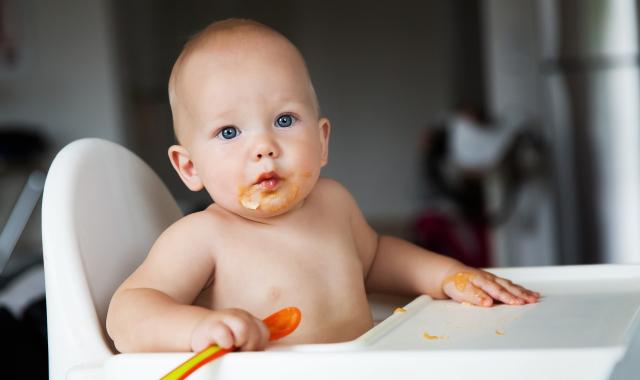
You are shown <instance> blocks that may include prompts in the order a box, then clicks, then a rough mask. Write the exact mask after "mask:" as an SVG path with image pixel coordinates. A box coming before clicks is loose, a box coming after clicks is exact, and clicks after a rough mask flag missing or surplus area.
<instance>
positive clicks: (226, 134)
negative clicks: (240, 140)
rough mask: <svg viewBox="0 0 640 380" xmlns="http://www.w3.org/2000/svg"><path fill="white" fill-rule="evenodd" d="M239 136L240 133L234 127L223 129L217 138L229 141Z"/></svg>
mask: <svg viewBox="0 0 640 380" xmlns="http://www.w3.org/2000/svg"><path fill="white" fill-rule="evenodd" d="M239 134H240V131H239V130H238V128H236V127H224V128H222V129H221V130H220V132H219V133H218V136H220V137H221V138H223V139H225V140H231V139H232V138H235V137H236V136H238V135H239Z"/></svg>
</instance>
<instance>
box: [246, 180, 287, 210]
mask: <svg viewBox="0 0 640 380" xmlns="http://www.w3.org/2000/svg"><path fill="white" fill-rule="evenodd" d="M298 191H299V187H298V185H296V184H291V183H288V182H285V183H283V185H282V187H280V188H277V189H275V190H263V189H262V188H261V187H260V186H259V185H253V186H251V187H248V188H247V187H240V188H239V189H238V201H239V202H240V204H241V205H242V206H243V207H244V208H248V209H250V210H257V209H260V210H262V211H266V212H277V211H280V210H283V209H286V208H288V207H289V206H291V204H292V203H293V202H294V201H295V200H296V197H297V195H298Z"/></svg>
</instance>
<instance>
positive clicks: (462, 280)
mask: <svg viewBox="0 0 640 380" xmlns="http://www.w3.org/2000/svg"><path fill="white" fill-rule="evenodd" d="M442 291H443V292H444V293H445V294H446V295H447V296H449V297H451V299H453V300H455V301H458V302H462V303H471V304H474V305H478V306H491V305H493V300H497V301H500V302H502V303H505V304H508V305H524V304H526V303H535V302H538V298H539V297H540V294H539V293H537V292H533V291H531V290H528V289H525V288H524V287H522V286H520V285H516V284H514V283H513V282H511V281H510V280H507V279H504V278H500V277H497V276H494V275H493V274H491V273H489V272H485V271H483V270H479V269H473V268H467V267H466V268H463V269H461V270H460V271H458V272H456V273H455V274H452V275H450V276H448V277H447V278H445V280H444V281H443V283H442Z"/></svg>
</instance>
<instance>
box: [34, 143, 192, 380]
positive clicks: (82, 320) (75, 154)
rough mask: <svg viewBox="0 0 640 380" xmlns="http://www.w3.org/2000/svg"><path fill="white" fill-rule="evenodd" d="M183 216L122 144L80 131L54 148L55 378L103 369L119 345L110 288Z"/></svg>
mask: <svg viewBox="0 0 640 380" xmlns="http://www.w3.org/2000/svg"><path fill="white" fill-rule="evenodd" d="M180 216H181V212H180V210H179V208H178V206H177V205H176V203H175V201H174V200H173V197H172V196H171V194H170V193H169V191H168V190H167V188H166V187H165V185H164V184H163V183H162V181H161V180H160V179H159V178H158V176H157V175H156V174H155V173H154V172H153V171H152V170H151V169H150V168H149V167H148V166H147V165H146V164H145V163H144V162H142V160H140V159H139V158H138V157H137V156H136V155H134V154H133V153H131V152H129V151H128V150H126V149H125V148H123V147H121V146H119V145H117V144H114V143H111V142H108V141H105V140H100V139H83V140H78V141H75V142H73V143H71V144H69V145H68V146H66V147H65V148H64V149H62V150H61V151H60V153H59V154H58V155H57V156H56V158H55V160H54V161H53V163H52V165H51V168H50V170H49V173H48V176H47V180H46V184H45V188H44V195H43V200H42V235H43V236H42V244H43V254H44V265H45V282H46V298H47V325H48V340H49V377H50V379H52V380H62V379H69V378H99V377H102V376H101V375H100V373H101V371H102V370H101V366H102V363H103V362H104V361H105V360H106V359H108V358H109V357H110V356H112V355H113V354H114V352H115V350H114V348H113V345H112V343H111V341H110V339H109V338H108V336H107V335H106V332H105V329H104V326H105V318H106V313H107V307H108V305H109V301H110V299H111V296H112V294H113V292H114V291H115V289H116V288H117V287H118V285H119V284H120V283H121V282H122V281H123V280H124V279H125V278H126V277H127V276H128V275H129V274H130V273H131V272H133V270H134V269H135V268H136V267H137V266H138V265H139V264H140V263H141V262H142V260H143V259H144V257H145V256H146V254H147V253H148V251H149V248H150V247H151V245H152V244H153V242H154V241H155V239H156V238H157V237H158V236H159V235H160V233H161V232H162V231H163V230H164V229H165V228H166V227H168V226H169V224H171V223H172V222H174V221H175V220H177V219H178V218H179V217H180Z"/></svg>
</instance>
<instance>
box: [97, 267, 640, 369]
mask: <svg viewBox="0 0 640 380" xmlns="http://www.w3.org/2000/svg"><path fill="white" fill-rule="evenodd" d="M490 271H491V272H492V273H494V274H496V275H499V276H502V277H507V278H509V279H512V280H513V281H514V282H517V283H520V284H522V285H525V286H526V287H528V288H530V289H533V290H536V291H539V292H540V293H541V294H542V298H541V300H540V302H539V303H537V304H531V305H524V306H508V305H502V304H499V305H496V306H494V307H491V308H481V307H475V306H467V305H463V304H458V303H456V302H453V301H450V300H447V301H436V300H432V299H431V298H429V297H427V296H421V297H418V298H416V299H415V300H413V301H412V302H411V303H409V304H408V305H406V306H404V307H403V308H402V309H401V310H397V311H395V312H393V314H392V315H390V316H389V317H388V318H386V319H385V320H384V321H382V322H381V323H379V324H378V325H376V326H375V327H374V328H373V329H371V330H370V331H368V332H367V333H366V334H364V335H363V336H361V337H360V338H358V339H356V340H354V341H351V342H346V343H339V344H318V345H298V346H291V347H286V348H283V347H277V348H273V349H270V350H268V351H267V352H249V353H232V354H228V355H227V356H225V357H223V358H221V359H219V360H217V361H215V362H213V363H210V364H208V365H206V366H204V367H202V368H201V369H199V370H198V371H196V372H195V373H194V374H193V375H192V376H191V377H190V378H193V379H258V378H259V379H260V380H268V379H278V380H281V379H283V378H292V379H334V378H341V379H342V378H344V379H347V378H348V379H355V378H363V379H364V378H366V379H389V378H401V379H403V380H404V379H425V378H437V379H449V378H450V379H459V378H467V377H469V376H473V378H474V379H492V380H495V379H514V378H517V379H540V378H558V379H565V378H580V379H607V378H608V377H609V375H610V374H611V372H612V369H613V368H614V366H615V365H616V363H617V362H618V361H619V360H620V359H622V358H623V357H624V356H625V353H626V352H627V350H628V347H629V346H630V345H631V344H633V345H634V346H635V345H639V344H640V331H637V330H639V328H638V325H640V322H639V319H640V317H639V309H640V266H636V265H592V266H567V267H541V268H508V269H491V270H490ZM396 306H401V305H392V304H388V305H386V306H383V307H386V308H387V310H389V312H392V311H393V310H394V309H395V308H396ZM377 307H378V308H380V307H381V305H377ZM303 318H304V316H303ZM634 335H635V337H634ZM636 355H637V354H636ZM189 356H190V355H189V354H184V353H180V354H121V355H115V356H113V357H112V358H110V359H108V360H107V361H106V362H105V363H104V368H103V370H104V373H105V375H106V378H107V379H124V378H132V379H133V378H135V379H145V378H149V379H153V378H159V377H161V376H162V375H164V374H165V373H167V372H168V371H169V370H171V369H173V368H174V367H175V366H176V365H178V364H180V363H181V362H182V361H184V360H186V359H187V358H188V357H189ZM636 359H637V358H636ZM636 361H638V360H636ZM624 362H625V363H626V364H625V365H626V367H627V368H628V367H629V365H630V366H631V367H632V368H634V371H635V373H636V374H638V373H640V363H639V365H636V364H634V363H633V361H630V359H629V358H625V361H624Z"/></svg>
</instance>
